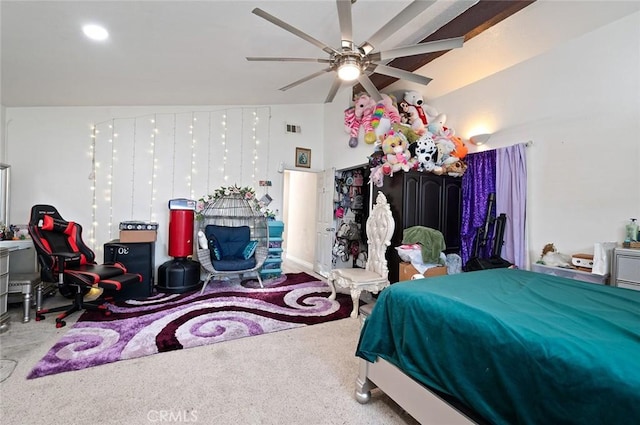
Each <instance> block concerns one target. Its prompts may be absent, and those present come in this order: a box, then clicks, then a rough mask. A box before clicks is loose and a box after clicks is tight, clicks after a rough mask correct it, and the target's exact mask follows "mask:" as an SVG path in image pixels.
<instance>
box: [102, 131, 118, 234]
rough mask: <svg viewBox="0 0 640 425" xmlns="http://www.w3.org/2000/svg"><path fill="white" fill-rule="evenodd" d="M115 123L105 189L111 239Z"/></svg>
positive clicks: (110, 142) (116, 134) (110, 139)
mask: <svg viewBox="0 0 640 425" xmlns="http://www.w3.org/2000/svg"><path fill="white" fill-rule="evenodd" d="M114 127H115V121H114V120H111V124H109V129H110V130H111V137H110V138H109V144H110V146H111V162H110V163H109V174H108V175H107V188H106V189H105V201H107V202H109V239H111V238H112V237H113V235H112V233H111V232H112V229H113V164H114V162H115V161H116V152H117V150H116V148H115V146H114V144H115V139H116V138H117V137H118V133H116V132H115V128H114Z"/></svg>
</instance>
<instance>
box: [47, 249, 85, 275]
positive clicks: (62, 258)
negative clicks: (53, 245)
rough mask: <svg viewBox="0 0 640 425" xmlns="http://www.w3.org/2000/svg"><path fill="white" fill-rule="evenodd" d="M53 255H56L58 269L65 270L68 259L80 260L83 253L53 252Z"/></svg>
mask: <svg viewBox="0 0 640 425" xmlns="http://www.w3.org/2000/svg"><path fill="white" fill-rule="evenodd" d="M51 256H52V257H56V263H57V265H58V271H59V272H60V273H62V272H64V265H65V263H66V262H67V261H71V260H78V261H80V258H81V255H80V254H78V253H77V252H52V253H51Z"/></svg>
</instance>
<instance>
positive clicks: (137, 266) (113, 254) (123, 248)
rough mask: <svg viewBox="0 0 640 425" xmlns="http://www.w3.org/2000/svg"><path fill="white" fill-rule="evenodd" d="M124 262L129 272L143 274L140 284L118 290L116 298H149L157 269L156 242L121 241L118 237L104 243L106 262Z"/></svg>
mask: <svg viewBox="0 0 640 425" xmlns="http://www.w3.org/2000/svg"><path fill="white" fill-rule="evenodd" d="M114 261H117V262H119V263H122V264H123V265H124V266H125V267H126V269H127V272H129V273H138V274H140V275H142V282H140V285H132V286H131V287H129V288H127V289H124V290H122V291H118V292H116V293H115V294H114V297H115V298H116V299H120V300H123V299H135V298H147V297H150V296H151V295H152V294H153V285H154V283H155V280H154V270H155V242H120V241H119V240H118V239H115V240H112V241H111V242H107V243H106V244H104V262H105V263H110V262H114Z"/></svg>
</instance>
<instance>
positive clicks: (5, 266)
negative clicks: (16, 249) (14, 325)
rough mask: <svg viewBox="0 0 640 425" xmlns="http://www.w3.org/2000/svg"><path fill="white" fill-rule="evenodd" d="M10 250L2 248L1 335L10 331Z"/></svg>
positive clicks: (0, 285)
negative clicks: (8, 304) (8, 297)
mask: <svg viewBox="0 0 640 425" xmlns="http://www.w3.org/2000/svg"><path fill="white" fill-rule="evenodd" d="M8 286H9V250H8V249H7V248H3V247H0V333H2V332H6V331H8V330H9V313H8V312H7V295H8V294H9V290H8Z"/></svg>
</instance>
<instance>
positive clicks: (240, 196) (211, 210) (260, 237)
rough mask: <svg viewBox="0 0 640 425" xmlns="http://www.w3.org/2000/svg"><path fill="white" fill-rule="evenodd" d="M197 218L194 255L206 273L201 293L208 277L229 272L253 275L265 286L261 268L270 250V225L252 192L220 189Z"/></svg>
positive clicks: (227, 274) (222, 275)
mask: <svg viewBox="0 0 640 425" xmlns="http://www.w3.org/2000/svg"><path fill="white" fill-rule="evenodd" d="M236 189H237V188H236ZM199 220H200V221H199V232H198V239H199V242H198V249H197V257H198V261H199V262H200V265H201V267H202V269H203V270H204V271H205V272H206V273H207V276H206V277H205V279H204V282H203V285H202V290H201V293H203V292H204V290H205V288H206V287H207V285H208V283H209V282H210V281H211V280H214V279H220V278H223V277H225V276H230V275H238V276H239V277H240V279H241V280H242V279H243V278H244V276H245V275H247V274H255V276H256V277H257V279H258V282H259V283H260V287H261V288H262V287H264V286H263V284H262V278H261V277H260V269H261V268H262V266H263V264H264V261H265V260H266V259H267V255H268V252H269V228H268V224H267V217H266V216H265V214H264V213H263V212H261V211H260V208H259V205H258V203H257V201H256V200H255V197H254V196H253V192H251V193H250V194H249V195H247V193H246V190H243V191H242V192H240V191H239V190H235V191H229V190H227V191H222V194H221V195H220V191H219V192H218V196H216V197H215V198H214V199H212V200H210V201H208V202H206V203H205V205H204V208H203V210H202V212H201V213H200V214H199ZM203 237H204V238H206V239H203Z"/></svg>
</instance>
